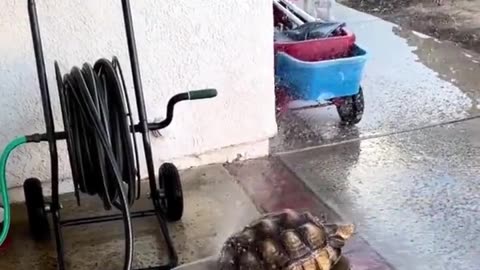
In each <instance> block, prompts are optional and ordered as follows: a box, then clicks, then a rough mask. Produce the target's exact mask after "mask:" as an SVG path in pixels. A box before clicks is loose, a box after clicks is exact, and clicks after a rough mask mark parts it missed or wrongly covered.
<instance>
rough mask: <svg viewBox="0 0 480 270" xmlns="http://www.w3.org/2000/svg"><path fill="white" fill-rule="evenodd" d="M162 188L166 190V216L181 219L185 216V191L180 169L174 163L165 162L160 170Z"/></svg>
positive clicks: (171, 218)
mask: <svg viewBox="0 0 480 270" xmlns="http://www.w3.org/2000/svg"><path fill="white" fill-rule="evenodd" d="M158 180H159V185H160V188H161V189H162V190H163V191H164V195H165V198H164V202H165V217H166V218H167V220H168V221H171V222H175V221H179V220H180V219H181V218H182V216H183V191H182V183H181V181H180V174H179V173H178V169H177V167H176V166H175V165H173V164H172V163H163V164H162V165H161V166H160V169H159V171H158Z"/></svg>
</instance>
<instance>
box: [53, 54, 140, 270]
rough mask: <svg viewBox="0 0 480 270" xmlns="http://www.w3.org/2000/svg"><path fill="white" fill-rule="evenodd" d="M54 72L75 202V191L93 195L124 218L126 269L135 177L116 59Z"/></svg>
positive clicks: (126, 266) (130, 249)
mask: <svg viewBox="0 0 480 270" xmlns="http://www.w3.org/2000/svg"><path fill="white" fill-rule="evenodd" d="M55 72H56V76H57V83H58V88H59V95H60V103H61V108H62V115H63V121H64V126H65V133H66V137H67V147H68V153H69V158H70V164H71V169H72V177H73V182H74V185H75V190H76V195H77V198H78V190H79V191H81V192H82V193H87V194H90V195H98V196H99V197H100V198H101V199H102V201H103V205H104V208H105V209H107V210H108V209H111V208H112V206H114V207H116V208H118V209H119V210H120V211H121V212H122V213H123V223H124V227H125V261H124V269H131V265H132V257H133V234H132V224H131V217H130V211H129V206H130V205H131V204H133V202H134V200H135V191H136V189H137V184H136V180H138V181H139V177H138V170H137V168H138V159H136V148H134V146H135V145H136V143H135V141H134V134H132V129H131V124H132V123H131V117H130V106H129V104H128V96H126V91H125V84H124V81H123V76H122V74H121V69H120V65H119V64H118V61H117V59H116V58H113V60H112V61H109V60H107V59H99V60H98V61H96V62H95V64H94V65H93V67H92V66H91V65H90V64H88V63H86V64H84V65H83V66H82V68H81V69H80V68H78V67H73V68H72V69H71V71H70V73H68V74H66V75H64V77H63V78H62V77H61V74H60V69H59V66H58V64H57V63H55ZM129 119H130V121H128V120H129ZM135 147H136V146H135ZM135 162H137V164H135ZM136 165H137V166H136ZM138 186H139V185H138Z"/></svg>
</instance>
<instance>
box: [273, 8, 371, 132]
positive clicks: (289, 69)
mask: <svg viewBox="0 0 480 270" xmlns="http://www.w3.org/2000/svg"><path fill="white" fill-rule="evenodd" d="M273 13H274V27H275V29H276V32H275V34H274V53H275V80H276V88H275V89H276V90H275V96H276V105H277V106H276V107H277V111H278V113H279V115H281V114H282V113H285V112H286V111H287V108H288V110H302V109H306V108H316V107H323V106H329V105H334V106H335V107H336V109H337V112H338V116H339V118H340V123H341V124H346V125H355V124H358V123H359V122H360V121H361V120H362V117H363V112H364V107H365V101H364V95H363V88H362V86H361V80H362V77H363V71H364V67H365V63H366V60H367V52H366V51H365V50H364V49H362V48H360V47H359V46H358V45H357V44H355V40H356V37H355V35H354V34H353V33H352V32H351V31H349V30H348V29H347V28H346V27H345V23H343V22H323V21H319V20H316V19H315V18H313V17H312V16H310V15H309V14H306V13H305V12H303V11H302V10H301V9H299V8H298V7H296V6H295V5H293V4H291V3H290V2H289V1H288V0H273ZM294 103H296V104H297V105H296V106H295V105H293V104H294Z"/></svg>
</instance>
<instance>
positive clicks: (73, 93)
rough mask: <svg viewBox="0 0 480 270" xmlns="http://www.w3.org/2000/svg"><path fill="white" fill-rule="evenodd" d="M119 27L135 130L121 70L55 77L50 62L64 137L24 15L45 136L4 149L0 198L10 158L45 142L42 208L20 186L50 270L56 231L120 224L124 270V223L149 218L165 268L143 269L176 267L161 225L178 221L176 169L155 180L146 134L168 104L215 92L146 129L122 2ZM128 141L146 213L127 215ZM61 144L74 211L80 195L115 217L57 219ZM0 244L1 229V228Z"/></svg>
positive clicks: (129, 245)
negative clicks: (144, 176)
mask: <svg viewBox="0 0 480 270" xmlns="http://www.w3.org/2000/svg"><path fill="white" fill-rule="evenodd" d="M122 10H123V19H124V23H125V30H126V36H127V43H128V52H129V56H130V65H131V69H132V77H133V84H134V92H135V99H136V105H137V110H138V118H139V122H138V123H137V124H134V123H133V118H132V111H131V109H130V102H129V98H128V93H127V90H126V87H125V83H124V79H123V74H122V70H121V68H120V64H119V61H118V59H117V58H116V57H113V58H112V60H107V59H103V58H102V59H99V60H98V61H96V62H95V63H94V64H93V65H90V64H88V63H85V64H84V65H83V66H82V67H81V68H79V67H73V68H72V69H71V71H70V73H67V74H64V75H62V74H61V72H60V68H59V65H58V63H57V62H55V75H56V79H57V87H58V93H59V97H60V105H61V109H62V116H63V124H64V128H65V130H64V131H56V130H55V125H54V119H53V114H52V107H51V102H50V93H49V87H48V85H47V74H46V69H45V63H44V56H43V55H44V53H43V49H42V42H41V37H40V29H39V22H38V16H37V9H36V5H35V1H34V0H29V1H28V14H29V18H30V27H31V32H32V39H33V47H34V51H35V59H36V65H37V73H38V80H39V85H40V93H41V97H42V107H43V112H44V118H45V124H46V133H44V134H33V135H28V136H21V137H18V138H17V139H15V140H13V141H12V142H11V143H10V144H9V145H7V147H6V149H5V151H4V152H3V155H2V160H1V161H2V163H1V164H0V166H1V167H0V170H1V171H0V175H1V177H2V179H0V180H1V181H0V183H1V184H2V186H1V187H2V188H5V189H4V190H6V180H5V165H6V160H7V157H8V155H9V154H10V152H11V151H12V150H13V149H15V148H16V147H18V146H20V145H22V144H25V143H30V142H48V145H49V150H50V166H51V189H52V196H51V201H50V202H48V203H47V202H46V201H45V197H44V196H43V191H42V186H41V182H40V180H39V179H36V178H30V179H27V180H26V181H25V182H24V192H25V201H26V205H27V212H28V217H29V223H30V229H31V234H32V236H33V238H34V239H36V240H46V239H49V238H50V230H49V225H50V224H49V223H50V221H49V219H48V214H50V215H51V221H52V223H53V231H54V237H55V244H56V251H57V262H58V269H60V270H63V269H65V254H64V244H63V242H64V241H63V233H62V229H63V228H65V227H71V226H78V225H84V224H92V223H101V222H109V221H115V220H122V221H123V224H124V233H125V255H124V263H123V269H125V270H130V269H131V268H132V260H133V246H134V243H133V242H134V237H133V231H132V219H134V218H140V217H147V216H156V217H157V220H158V222H159V225H160V229H161V232H162V234H163V236H164V239H165V242H166V246H167V251H168V258H169V261H168V263H166V264H165V265H160V266H153V267H149V268H147V269H172V268H173V267H175V266H176V265H177V264H178V258H177V254H176V251H175V249H174V247H173V244H172V240H171V238H170V236H169V232H168V228H167V225H166V222H167V221H178V220H179V219H181V217H182V214H183V194H182V186H181V182H180V177H179V173H178V170H177V168H176V167H175V165H173V164H172V163H164V164H162V165H161V166H160V169H159V173H158V179H157V178H156V176H155V169H154V163H153V158H152V148H151V145H150V137H149V132H150V131H153V130H159V129H162V128H165V127H167V126H168V125H169V124H170V123H171V121H172V119H173V112H174V107H175V104H177V103H178V102H181V101H184V100H196V99H204V98H212V97H215V96H216V95H217V91H216V90H215V89H204V90H197V91H190V92H185V93H180V94H177V95H175V96H173V97H172V98H171V99H170V100H169V102H168V104H167V112H166V118H165V119H164V120H163V121H161V122H158V123H148V122H147V120H146V119H147V113H146V108H145V101H144V96H143V90H142V83H141V78H140V67H139V63H138V57H137V48H136V44H135V37H134V30H133V22H132V14H131V9H130V1H129V0H122ZM135 133H140V134H141V135H142V141H143V148H144V153H145V160H146V166H147V171H148V181H149V189H150V190H149V191H150V194H149V195H150V197H151V200H152V203H153V209H148V210H143V211H136V212H131V211H130V206H132V205H133V203H134V202H135V201H136V200H138V199H139V198H140V194H141V190H140V166H139V161H138V151H137V143H136V140H135ZM59 140H66V142H67V149H68V154H69V158H70V166H71V171H72V178H73V183H74V188H75V196H76V198H77V202H78V204H79V205H80V194H88V195H96V196H99V198H100V199H101V201H102V203H103V206H104V208H105V209H106V210H109V209H112V208H116V209H119V210H120V211H121V214H112V215H103V216H92V217H87V218H79V219H62V217H61V209H62V206H61V203H60V198H59V177H58V152H57V141H59ZM3 199H4V201H5V202H4V205H5V212H6V216H7V217H9V212H8V211H9V206H8V194H7V196H3ZM4 223H5V224H4V226H3V229H2V236H3V234H4V232H5V234H6V231H8V228H9V219H8V218H7V219H6V220H5V222H4Z"/></svg>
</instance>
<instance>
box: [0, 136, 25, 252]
mask: <svg viewBox="0 0 480 270" xmlns="http://www.w3.org/2000/svg"><path fill="white" fill-rule="evenodd" d="M26 142H27V137H25V136H23V137H19V138H16V139H15V140H13V141H11V142H10V143H9V144H8V145H7V147H6V148H5V150H3V153H2V156H1V157H0V196H1V197H2V204H3V210H4V211H3V228H2V231H1V233H0V246H1V245H2V244H3V242H4V241H5V239H6V238H7V234H8V230H9V229H10V200H9V199H8V187H7V171H6V167H7V161H8V156H10V153H11V152H12V151H13V150H14V149H15V148H17V147H18V146H20V145H22V144H24V143H26Z"/></svg>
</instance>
